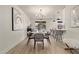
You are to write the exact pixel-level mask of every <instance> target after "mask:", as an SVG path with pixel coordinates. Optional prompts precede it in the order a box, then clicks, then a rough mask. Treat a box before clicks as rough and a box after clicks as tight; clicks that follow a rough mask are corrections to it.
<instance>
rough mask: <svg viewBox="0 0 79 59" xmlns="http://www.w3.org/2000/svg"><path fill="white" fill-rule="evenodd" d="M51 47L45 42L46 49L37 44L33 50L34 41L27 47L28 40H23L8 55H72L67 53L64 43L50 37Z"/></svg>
mask: <svg viewBox="0 0 79 59" xmlns="http://www.w3.org/2000/svg"><path fill="white" fill-rule="evenodd" d="M50 41H51V45H50V44H49V43H48V42H47V40H46V39H45V40H44V49H42V48H41V43H37V45H36V49H33V46H34V45H33V44H34V41H33V39H31V41H30V43H29V44H28V46H27V39H25V40H23V41H22V42H21V43H19V44H18V45H17V46H15V47H14V48H12V49H11V50H10V51H8V52H7V53H8V54H70V52H69V51H65V50H64V48H65V47H66V46H65V45H64V44H63V43H62V42H59V41H57V42H56V41H55V40H54V39H53V37H50Z"/></svg>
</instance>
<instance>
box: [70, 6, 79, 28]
mask: <svg viewBox="0 0 79 59" xmlns="http://www.w3.org/2000/svg"><path fill="white" fill-rule="evenodd" d="M71 27H72V28H79V6H73V8H72V9H71Z"/></svg>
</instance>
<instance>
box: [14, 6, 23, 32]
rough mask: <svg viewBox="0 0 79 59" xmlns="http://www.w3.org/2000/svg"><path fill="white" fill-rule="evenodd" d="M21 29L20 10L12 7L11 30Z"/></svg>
mask: <svg viewBox="0 0 79 59" xmlns="http://www.w3.org/2000/svg"><path fill="white" fill-rule="evenodd" d="M21 29H23V19H22V15H21V12H20V11H19V10H18V9H16V8H14V7H12V31H16V30H21Z"/></svg>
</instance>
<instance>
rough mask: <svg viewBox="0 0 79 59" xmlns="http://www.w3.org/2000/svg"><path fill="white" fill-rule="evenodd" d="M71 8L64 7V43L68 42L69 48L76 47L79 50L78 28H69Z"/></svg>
mask: <svg viewBox="0 0 79 59" xmlns="http://www.w3.org/2000/svg"><path fill="white" fill-rule="evenodd" d="M72 7H73V6H66V8H65V9H66V10H65V19H66V20H65V21H66V24H65V25H66V29H67V31H66V33H65V34H64V39H63V40H64V41H70V43H72V45H71V46H77V47H78V48H79V28H71V20H72V19H71V9H72Z"/></svg>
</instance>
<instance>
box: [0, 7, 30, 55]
mask: <svg viewBox="0 0 79 59" xmlns="http://www.w3.org/2000/svg"><path fill="white" fill-rule="evenodd" d="M17 8H18V7H17ZM19 10H20V9H19ZM26 22H27V23H26V26H28V25H29V23H30V21H29V19H28V18H27V17H26ZM24 38H25V31H12V14H11V6H0V53H6V52H8V50H10V49H11V48H12V47H14V46H15V45H16V44H18V43H19V42H20V41H22V40H23V39H24Z"/></svg>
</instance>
